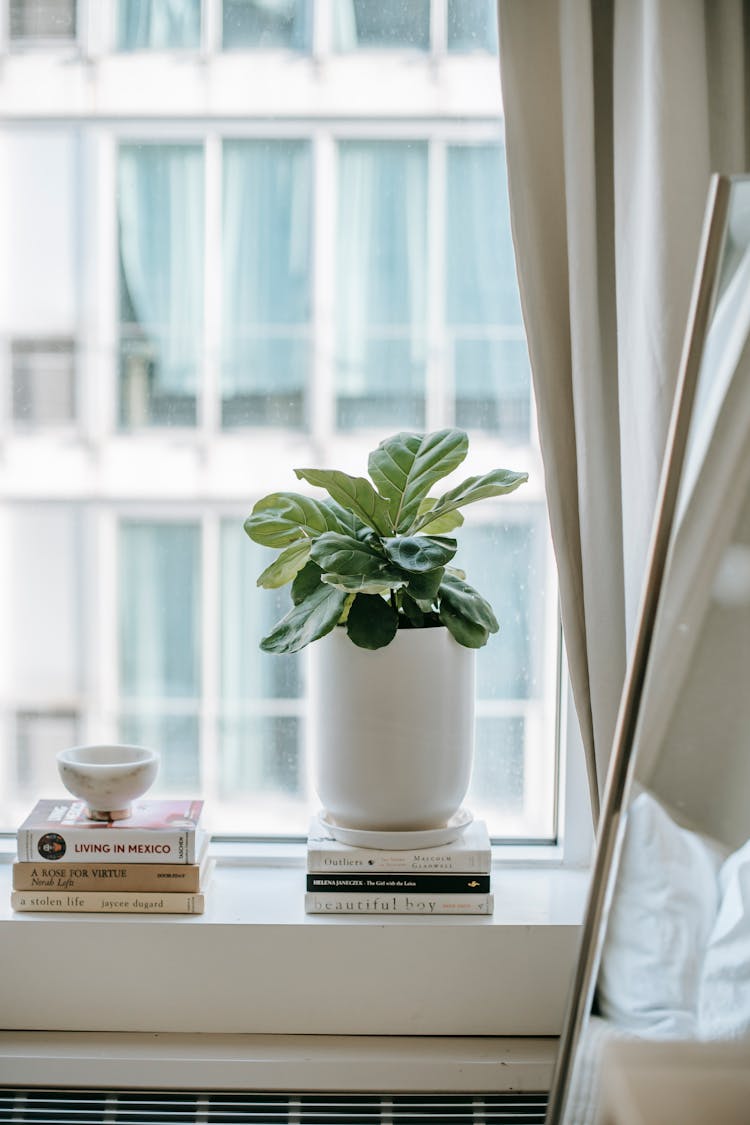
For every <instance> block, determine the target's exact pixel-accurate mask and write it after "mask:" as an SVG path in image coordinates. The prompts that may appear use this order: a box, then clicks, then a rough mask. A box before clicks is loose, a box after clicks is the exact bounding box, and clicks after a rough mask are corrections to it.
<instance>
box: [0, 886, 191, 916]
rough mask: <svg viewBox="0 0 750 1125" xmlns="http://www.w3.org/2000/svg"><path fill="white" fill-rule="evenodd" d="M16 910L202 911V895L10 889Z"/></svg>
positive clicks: (12, 905)
mask: <svg viewBox="0 0 750 1125" xmlns="http://www.w3.org/2000/svg"><path fill="white" fill-rule="evenodd" d="M10 905H11V907H12V908H13V910H18V911H45V912H48V913H56V914H68V913H74V914H77V913H89V914H202V913H203V911H204V909H205V896H204V895H202V894H180V893H179V892H178V893H169V894H122V893H121V892H114V891H110V892H107V891H11V896H10Z"/></svg>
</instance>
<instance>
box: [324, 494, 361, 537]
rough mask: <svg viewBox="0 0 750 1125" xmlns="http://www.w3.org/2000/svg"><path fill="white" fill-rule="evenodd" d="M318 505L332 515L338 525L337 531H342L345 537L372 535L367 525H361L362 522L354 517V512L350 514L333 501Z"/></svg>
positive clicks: (346, 509) (325, 501)
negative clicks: (321, 505)
mask: <svg viewBox="0 0 750 1125" xmlns="http://www.w3.org/2000/svg"><path fill="white" fill-rule="evenodd" d="M320 503H321V504H323V506H324V507H326V508H328V510H329V511H330V512H332V513H333V515H334V516H335V517H336V519H337V520H338V522H339V525H340V527H339V528H338V529H337V530H340V531H343V532H344V534H345V535H360V534H361V535H364V534H367V535H370V534H372V532H371V529H370V528H369V527H368V526H367V524H365V523H362V520H361V519H359V517H358V516H355V514H354V512H350V511H349V509H348V508H342V507H341V505H340V504H337V503H336V501H335V500H321V501H320Z"/></svg>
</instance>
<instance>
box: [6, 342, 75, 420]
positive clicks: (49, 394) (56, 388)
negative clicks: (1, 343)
mask: <svg viewBox="0 0 750 1125" xmlns="http://www.w3.org/2000/svg"><path fill="white" fill-rule="evenodd" d="M11 382H12V387H13V419H14V421H16V422H20V423H23V424H24V425H28V426H40V425H41V426H44V425H60V424H63V423H65V422H72V421H73V419H74V418H75V414H76V382H75V345H74V343H73V341H72V340H13V341H12V343H11Z"/></svg>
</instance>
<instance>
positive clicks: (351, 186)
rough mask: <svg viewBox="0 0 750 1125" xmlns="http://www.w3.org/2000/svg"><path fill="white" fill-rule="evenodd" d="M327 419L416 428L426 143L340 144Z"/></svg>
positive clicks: (420, 402) (420, 397) (420, 405)
mask: <svg viewBox="0 0 750 1125" xmlns="http://www.w3.org/2000/svg"><path fill="white" fill-rule="evenodd" d="M338 194H339V206H338V227H337V255H336V265H337V289H336V325H337V331H336V416H337V423H338V425H339V426H340V427H341V428H342V429H351V428H353V427H357V426H367V427H380V428H383V427H385V428H386V429H387V428H388V427H392V426H396V427H397V428H398V427H399V426H400V427H412V428H417V429H418V428H420V427H421V426H424V420H425V368H426V351H427V340H426V328H427V322H426V314H427V305H426V293H427V145H426V144H425V143H424V142H409V141H342V143H341V144H340V146H339V175H338Z"/></svg>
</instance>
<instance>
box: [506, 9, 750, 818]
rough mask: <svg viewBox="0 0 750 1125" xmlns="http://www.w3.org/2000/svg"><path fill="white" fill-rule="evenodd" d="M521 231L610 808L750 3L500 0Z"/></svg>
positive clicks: (564, 574)
mask: <svg viewBox="0 0 750 1125" xmlns="http://www.w3.org/2000/svg"><path fill="white" fill-rule="evenodd" d="M498 7H499V28H500V64H501V76H502V88H503V102H504V110H505V124H506V149H507V158H508V177H509V190H510V201H511V216H512V224H513V234H514V241H515V246H516V257H517V265H518V273H519V282H520V289H521V300H522V306H523V313H524V321H525V325H526V331H527V336H528V342H529V351H530V356H531V364H532V372H533V378H534V387H535V393H536V401H537V408H538V416H539V430H540V440H541V445H542V454H543V458H544V464H545V475H546V488H547V495H548V501H549V509H550V520H551V525H552V535H553V540H554V544H555V551H556V556H557V562H558V571H559V579H560V602H561V611H562V618H563V628H564V632H565V639H566V646H567V652H568V659H569V664H570V672H571V681H572V687H573V693H574V698H575V703H576V709H577V713H578V717H579V721H580V725H581V730H582V735H583V741H584V747H585V750H586V756H587V766H588V772H589V781H590V789H591V799H592V807H593V811H594V817H595V819H596V818H597V816H598V806H599V794H600V791H601V788H602V786H603V782H604V778H605V774H606V766H607V762H608V758H609V753H610V748H611V743H612V735H613V732H614V726H615V721H616V716H617V708H618V705H619V698H620V693H621V689H622V684H623V680H624V674H625V665H626V656H627V650H628V645H629V643H630V640H631V639H632V633H633V630H634V627H635V623H636V620H637V612H638V604H639V598H640V590H641V583H642V579H643V568H644V563H645V560H646V557H647V551H648V543H649V538H650V530H651V523H652V518H653V513H654V501H655V497H656V491H657V486H658V478H659V473H660V468H661V461H662V455H663V451H664V442H665V436H666V428H667V424H668V419H669V413H670V409H671V404H672V397H673V392H674V387H675V382H676V378H677V372H678V368H679V361H680V352H681V348H682V341H683V334H684V331H685V325H686V319H687V310H688V304H689V298H690V291H691V287H692V279H693V274H694V270H695V263H696V259H697V249H698V241H699V236H700V230H701V224H702V219H703V213H704V209H705V201H706V195H707V189H708V183H709V177H710V173H711V172H712V171H722V172H740V171H744V170H745V168H746V167H747V156H748V144H747V114H746V106H747V101H748V99H747V89H748V78H747V62H748V20H747V16H746V12H745V5H744V4H743V3H742V0H712V2H710V3H708V2H707V3H703V2H700V0H499V5H498Z"/></svg>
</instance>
